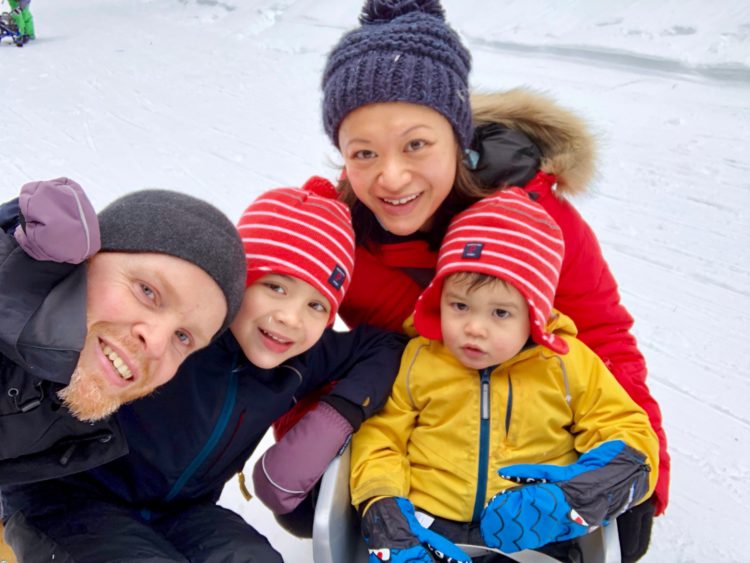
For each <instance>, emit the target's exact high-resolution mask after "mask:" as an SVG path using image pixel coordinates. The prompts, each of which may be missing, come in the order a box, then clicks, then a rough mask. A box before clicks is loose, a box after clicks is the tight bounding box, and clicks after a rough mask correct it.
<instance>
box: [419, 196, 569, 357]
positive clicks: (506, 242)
mask: <svg viewBox="0 0 750 563" xmlns="http://www.w3.org/2000/svg"><path fill="white" fill-rule="evenodd" d="M564 252H565V243H564V242H563V236H562V232H561V231H560V227H559V226H558V225H557V223H555V221H554V220H553V219H552V217H550V216H549V215H548V214H547V212H546V211H545V210H544V208H543V207H542V206H541V205H539V204H538V203H536V202H534V201H531V200H530V199H529V196H528V195H527V194H526V192H524V191H523V190H522V189H520V188H511V189H509V190H503V191H500V192H498V193H497V194H495V195H493V196H490V197H486V198H484V199H483V200H481V201H478V202H477V203H475V204H474V205H472V206H471V207H469V208H468V209H467V210H465V211H464V212H462V213H460V214H458V215H456V217H454V219H453V221H451V224H450V226H449V227H448V232H447V233H446V234H445V238H444V239H443V243H442V245H441V247H440V254H439V255H438V263H437V272H436V274H435V279H433V280H432V283H431V284H430V285H429V286H428V287H427V289H425V290H424V292H423V293H422V295H421V296H420V297H419V300H418V301H417V304H416V308H415V311H414V325H415V328H416V329H417V332H419V334H421V335H422V336H424V337H426V338H430V339H433V340H441V339H442V331H441V328H440V297H441V293H442V289H443V281H444V280H445V278H446V277H447V276H449V275H451V274H455V273H458V272H476V273H481V274H487V275H490V276H493V277H496V278H500V279H502V280H505V281H506V282H508V283H510V284H511V285H512V286H513V287H515V288H516V289H517V290H518V291H519V292H520V293H521V295H523V296H524V298H525V299H526V302H527V303H528V306H529V321H530V326H531V338H532V339H533V340H534V342H536V343H537V344H541V345H542V346H546V347H547V348H549V349H550V350H552V351H553V352H557V353H560V354H565V353H567V351H568V345H567V343H566V342H565V341H564V340H562V339H561V338H559V337H558V336H556V335H555V334H552V333H549V332H547V328H546V327H547V320H548V319H549V316H550V313H551V312H552V303H553V301H554V298H555V290H556V289H557V281H558V279H559V277H560V268H561V266H562V260H563V255H564Z"/></svg>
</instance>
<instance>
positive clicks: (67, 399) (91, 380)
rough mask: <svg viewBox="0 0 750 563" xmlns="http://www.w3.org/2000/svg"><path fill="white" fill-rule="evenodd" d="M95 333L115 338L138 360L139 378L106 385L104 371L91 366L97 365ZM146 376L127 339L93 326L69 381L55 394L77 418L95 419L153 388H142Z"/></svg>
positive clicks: (138, 356)
mask: <svg viewBox="0 0 750 563" xmlns="http://www.w3.org/2000/svg"><path fill="white" fill-rule="evenodd" d="M108 333H109V334H108ZM98 335H102V336H103V337H104V338H105V340H109V341H116V342H117V343H118V344H119V345H120V346H121V347H122V348H124V349H125V350H126V351H127V352H128V353H129V355H130V357H131V358H132V359H133V360H134V361H136V362H138V377H139V380H138V381H136V382H134V383H132V384H130V385H128V386H126V387H121V388H118V387H115V386H113V385H111V384H108V383H107V381H106V378H105V376H104V375H103V374H100V373H97V372H95V371H94V370H92V367H93V366H97V362H96V361H95V360H94V359H93V357H92V356H96V352H97V350H96V348H95V347H97V348H98V347H99V346H100V344H99V338H98ZM84 355H85V356H86V359H84ZM86 360H87V361H86ZM86 366H88V369H87V367H86ZM149 379H150V378H149V370H148V366H147V365H146V362H144V361H142V358H141V357H140V354H139V353H138V352H137V351H136V350H133V349H132V347H131V346H128V339H127V338H117V337H116V336H114V335H112V334H111V332H110V331H107V330H106V329H104V328H102V327H101V326H96V325H95V326H94V327H93V330H90V331H89V334H88V335H87V337H86V346H85V347H84V349H83V350H82V351H81V359H80V360H79V363H78V365H77V366H76V369H75V371H74V372H73V375H72V376H71V378H70V383H69V384H68V386H67V387H64V388H63V389H61V390H60V391H58V392H57V396H58V397H59V398H60V400H61V401H62V402H63V404H64V405H65V407H66V408H67V409H68V410H69V411H70V413H71V414H72V415H73V416H75V417H76V418H77V419H79V420H82V421H84V422H96V421H97V420H101V419H103V418H106V417H108V416H109V415H111V414H112V413H114V412H115V411H116V410H117V409H119V408H120V407H121V406H122V405H124V404H125V403H129V402H130V401H134V400H135V399H138V398H140V397H144V396H145V395H148V394H149V393H150V392H151V391H152V389H148V388H146V389H144V385H147V384H148V381H149Z"/></svg>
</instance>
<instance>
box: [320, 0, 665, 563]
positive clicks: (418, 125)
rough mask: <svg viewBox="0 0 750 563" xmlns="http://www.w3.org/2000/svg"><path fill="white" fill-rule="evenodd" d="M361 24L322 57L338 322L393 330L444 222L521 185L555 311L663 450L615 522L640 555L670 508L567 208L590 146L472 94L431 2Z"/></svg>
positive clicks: (579, 128)
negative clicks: (535, 204)
mask: <svg viewBox="0 0 750 563" xmlns="http://www.w3.org/2000/svg"><path fill="white" fill-rule="evenodd" d="M360 22H361V24H362V25H361V27H359V28H357V29H355V30H353V31H351V32H349V33H347V34H345V35H344V36H343V37H342V38H341V40H340V41H339V43H338V44H337V45H336V46H335V47H334V48H333V50H332V51H331V53H330V55H329V57H328V61H327V65H326V68H325V71H324V75H323V81H322V87H323V94H324V96H323V122H324V127H325V130H326V133H327V134H328V136H329V138H330V139H331V141H332V142H333V144H334V145H335V146H336V147H337V148H338V149H339V150H340V151H341V154H342V156H343V159H344V173H343V174H342V180H341V182H340V185H339V190H340V193H341V198H342V199H343V200H344V201H346V202H347V203H348V204H349V205H350V207H351V209H352V215H353V220H354V227H355V233H356V236H357V252H356V268H355V272H354V276H353V280H352V285H351V286H350V289H349V293H348V294H347V298H346V299H345V301H344V303H343V305H342V307H341V311H340V314H341V316H342V318H343V319H344V320H345V322H346V323H347V324H348V325H349V326H356V325H359V324H363V323H369V324H374V325H377V326H381V327H385V328H390V329H396V330H398V329H399V328H400V327H401V326H402V324H403V323H404V321H406V320H407V319H408V317H409V316H410V315H411V313H412V311H413V309H414V304H415V303H416V300H417V297H418V296H419V294H420V293H421V292H422V290H423V289H424V288H425V287H426V286H427V285H428V283H429V281H430V280H431V278H432V276H433V274H434V268H435V263H436V257H437V248H438V246H439V244H440V240H441V239H442V236H443V234H444V232H445V229H446V227H447V224H448V222H449V221H450V219H451V217H453V215H455V214H456V213H457V212H458V211H461V210H463V209H464V208H466V207H467V206H468V205H469V204H471V203H472V202H473V201H476V200H477V199H478V198H481V197H483V196H485V195H487V194H489V193H492V192H493V191H494V190H496V189H498V188H501V187H504V186H507V185H520V186H522V187H524V188H525V189H526V191H527V192H528V193H529V195H530V197H532V198H533V199H536V200H537V201H539V203H541V204H542V206H544V207H545V209H546V210H547V212H548V213H550V215H552V216H553V217H554V218H555V220H556V221H557V222H558V223H559V224H560V227H561V229H562V231H563V234H564V238H565V245H566V252H565V259H564V264H563V268H562V272H561V278H560V282H559V285H558V291H557V294H556V297H555V307H556V308H558V309H559V310H561V311H562V312H563V313H565V314H567V315H568V316H570V317H572V318H573V320H574V321H575V323H576V325H577V327H578V330H579V338H580V339H581V340H583V341H584V342H585V343H587V344H588V345H589V347H591V348H592V349H593V350H594V351H595V352H596V353H597V354H598V355H599V356H600V357H601V358H602V359H603V360H604V361H605V362H606V363H607V365H608V367H609V368H610V369H611V371H612V372H613V373H614V375H615V376H616V377H617V379H618V381H619V382H620V384H621V385H622V386H623V387H624V388H625V389H626V390H627V391H628V393H629V394H630V395H631V396H632V397H633V399H634V400H635V401H636V402H638V403H639V404H640V405H641V407H643V408H644V410H645V411H646V412H647V413H648V415H649V418H650V420H651V424H652V426H653V427H654V430H655V431H656V433H657V435H658V436H659V439H660V450H661V451H660V467H659V472H660V475H659V482H658V484H657V488H656V492H655V495H654V499H653V500H654V502H653V504H652V503H644V504H643V505H640V506H639V507H636V508H635V509H634V510H635V511H636V513H626V515H623V516H624V517H621V518H620V519H618V523H619V527H620V536H621V547H622V551H623V560H635V559H637V558H639V557H640V556H641V555H643V553H645V551H646V549H647V547H648V540H649V537H650V531H651V521H652V518H653V514H654V510H655V511H656V514H661V513H662V512H663V511H664V508H665V507H666V504H667V498H668V497H667V495H668V483H669V456H668V454H667V452H666V438H665V435H664V431H663V428H662V425H661V413H660V410H659V406H658V404H657V403H656V401H655V400H654V398H653V397H652V396H651V394H650V392H649V390H648V387H647V386H646V381H645V380H646V373H647V372H646V364H645V360H644V358H643V356H642V354H641V353H640V351H639V350H638V348H637V345H636V342H635V338H634V337H633V335H632V334H631V333H630V329H631V327H632V324H633V319H632V317H631V316H630V314H629V313H628V312H627V310H626V309H625V308H624V307H623V306H622V304H621V303H620V297H619V293H618V290H617V283H616V282H615V280H614V278H613V276H612V274H611V272H610V270H609V267H608V265H607V263H606V261H605V260H604V258H603V256H602V254H601V250H600V248H599V244H598V241H597V239H596V237H595V235H594V233H593V231H592V230H591V228H590V227H589V226H588V225H587V224H586V222H585V221H584V220H583V218H582V217H581V216H580V215H579V214H578V213H577V212H576V210H575V209H574V208H573V207H572V206H571V205H570V204H569V203H568V202H567V201H566V200H565V199H564V196H566V195H568V194H572V193H576V192H579V191H582V190H584V189H585V184H586V182H587V181H588V180H589V179H590V177H591V175H592V172H593V154H594V148H593V141H592V138H591V136H590V135H589V133H588V132H587V131H586V128H585V126H584V124H583V123H582V122H581V121H580V120H579V119H578V118H577V117H575V116H574V115H572V114H570V113H569V112H567V111H565V110H563V109H561V108H559V107H557V106H556V105H555V104H554V103H553V102H551V101H550V100H548V99H546V98H544V97H541V96H538V95H535V94H532V93H530V92H524V91H521V90H516V91H510V92H506V93H504V94H496V95H475V96H473V97H471V96H470V95H469V90H468V73H469V70H470V64H471V57H470V54H469V52H468V51H467V50H466V48H465V47H464V46H463V45H462V44H461V41H460V39H459V37H458V36H457V35H456V33H455V32H454V31H453V30H452V29H451V28H450V27H449V26H448V25H447V24H446V22H445V19H444V13H443V10H442V8H441V6H440V3H439V2H437V1H430V0H424V1H406V0H403V1H397V0H390V1H388V0H375V1H372V0H370V1H368V2H366V4H365V6H364V9H363V11H362V14H361V16H360ZM472 101H473V105H474V108H473V114H472V108H471V104H472ZM473 122H474V123H475V124H476V125H477V129H476V131H473V125H474V123H473ZM472 145H474V146H472ZM471 169H474V170H473V171H472V170H471Z"/></svg>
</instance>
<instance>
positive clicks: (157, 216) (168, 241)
mask: <svg viewBox="0 0 750 563" xmlns="http://www.w3.org/2000/svg"><path fill="white" fill-rule="evenodd" d="M98 218H99V228H100V231H101V240H102V251H110V252H156V253H160V254H168V255H170V256H175V257H177V258H182V259H183V260H187V261H188V262H191V263H192V264H195V265H196V266H198V267H199V268H201V269H202V270H204V271H205V272H206V273H207V274H208V275H209V276H211V278H213V280H214V281H215V282H216V283H217V284H218V286H219V288H220V289H221V291H222V293H223V294H224V297H225V299H226V302H227V315H226V317H225V319H224V323H223V325H222V327H221V329H220V330H219V332H217V333H216V335H218V334H220V333H221V332H223V331H224V329H226V328H227V326H229V323H231V321H232V320H233V319H234V316H235V315H236V314H237V311H239V308H240V304H241V303H242V297H243V295H244V292H245V283H244V281H245V261H244V260H243V256H244V251H243V248H242V242H241V241H240V238H239V235H238V233H237V229H236V228H235V226H234V225H233V224H232V222H231V221H230V220H229V219H228V218H227V216H226V215H224V213H222V212H221V211H220V210H219V209H217V208H216V207H214V206H213V205H211V204H210V203H207V202H205V201H203V200H201V199H198V198H195V197H192V196H189V195H187V194H183V193H179V192H174V191H170V190H141V191H137V192H133V193H131V194H128V195H125V196H123V197H121V198H119V199H117V200H115V201H113V202H112V203H110V204H109V205H108V206H107V207H105V208H104V209H103V210H102V211H101V212H99V214H98ZM216 335H215V336H216Z"/></svg>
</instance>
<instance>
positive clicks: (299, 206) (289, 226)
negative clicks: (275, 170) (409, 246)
mask: <svg viewBox="0 0 750 563" xmlns="http://www.w3.org/2000/svg"><path fill="white" fill-rule="evenodd" d="M336 198H337V193H336V189H335V188H334V187H333V184H331V183H330V182H329V181H328V180H326V179H324V178H320V177H318V176H313V177H312V178H310V179H309V180H308V181H307V182H305V184H304V185H303V186H302V187H301V188H276V189H273V190H269V191H267V192H265V193H264V194H262V195H261V196H259V197H258V199H256V200H255V201H254V202H253V203H252V204H250V206H249V207H248V208H247V209H246V210H245V212H244V213H243V214H242V217H241V218H240V221H239V224H238V229H239V231H240V236H241V237H242V242H243V244H244V245H245V258H246V261H247V279H246V285H250V284H252V283H253V282H254V281H255V280H257V279H258V278H260V277H262V276H265V275H267V274H282V275H288V276H292V277H295V278H297V279H300V280H302V281H304V282H307V283H309V284H310V285H311V286H313V287H314V288H315V289H317V290H318V291H319V292H320V293H321V294H322V295H323V296H324V297H325V298H326V299H328V301H329V303H330V304H331V314H330V317H329V324H332V323H333V321H334V318H335V316H336V312H337V311H338V308H339V305H340V304H341V301H342V300H343V299H344V295H345V294H346V290H347V289H348V287H349V283H350V282H351V279H352V271H353V269H354V231H353V229H352V218H351V214H350V213H349V208H348V207H347V206H346V205H344V204H343V203H342V202H340V201H338V200H337V199H336Z"/></svg>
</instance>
